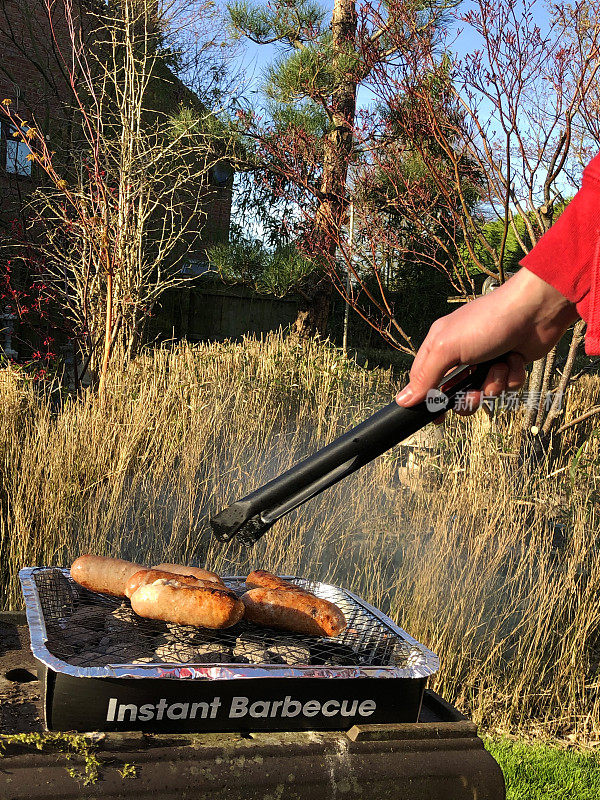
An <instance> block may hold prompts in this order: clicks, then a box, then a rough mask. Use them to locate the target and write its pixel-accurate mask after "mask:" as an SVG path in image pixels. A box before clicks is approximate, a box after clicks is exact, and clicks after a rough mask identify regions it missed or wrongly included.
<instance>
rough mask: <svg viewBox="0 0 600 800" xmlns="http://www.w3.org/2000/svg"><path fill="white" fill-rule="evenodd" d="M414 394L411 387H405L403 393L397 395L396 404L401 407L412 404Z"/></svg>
mask: <svg viewBox="0 0 600 800" xmlns="http://www.w3.org/2000/svg"><path fill="white" fill-rule="evenodd" d="M414 394H415V393H414V392H413V390H412V389H411V388H410V386H405V387H404V389H402V391H401V392H400V393H399V394H397V395H396V402H397V403H398V405H399V406H401V405H403V404H404V403H407V402H410V400H412V398H413V397H414Z"/></svg>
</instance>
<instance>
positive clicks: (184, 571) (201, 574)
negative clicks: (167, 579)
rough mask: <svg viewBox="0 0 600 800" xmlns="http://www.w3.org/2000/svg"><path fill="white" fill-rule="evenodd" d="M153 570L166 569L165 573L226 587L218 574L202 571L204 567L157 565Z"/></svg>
mask: <svg viewBox="0 0 600 800" xmlns="http://www.w3.org/2000/svg"><path fill="white" fill-rule="evenodd" d="M152 569H164V571H165V572H174V573H175V574H176V575H193V577H194V578H199V579H200V580H202V581H210V582H211V583H217V584H219V585H220V586H225V584H224V583H223V581H222V580H221V578H219V576H218V575H217V573H216V572H210V571H209V570H207V569H202V567H186V566H184V565H183V564H157V565H156V566H154V567H152Z"/></svg>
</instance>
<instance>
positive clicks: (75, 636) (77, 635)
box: [63, 625, 102, 649]
mask: <svg viewBox="0 0 600 800" xmlns="http://www.w3.org/2000/svg"><path fill="white" fill-rule="evenodd" d="M101 634H102V628H100V629H96V630H93V629H92V630H90V628H84V627H83V626H81V625H68V627H67V628H65V630H64V632H63V635H64V637H65V639H66V640H67V641H68V642H70V643H71V644H72V646H73V647H76V648H77V649H81V648H82V647H86V646H87V647H89V646H90V645H95V644H96V643H97V642H98V640H99V639H100V636H101Z"/></svg>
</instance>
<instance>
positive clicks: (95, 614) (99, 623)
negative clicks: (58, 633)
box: [68, 606, 106, 631]
mask: <svg viewBox="0 0 600 800" xmlns="http://www.w3.org/2000/svg"><path fill="white" fill-rule="evenodd" d="M105 619H106V609H105V608H98V607H94V606H83V608H78V609H77V611H74V612H73V613H72V614H71V616H70V617H69V620H68V624H69V626H79V627H81V628H87V629H89V630H93V631H98V630H99V629H101V628H103V627H104V621H105Z"/></svg>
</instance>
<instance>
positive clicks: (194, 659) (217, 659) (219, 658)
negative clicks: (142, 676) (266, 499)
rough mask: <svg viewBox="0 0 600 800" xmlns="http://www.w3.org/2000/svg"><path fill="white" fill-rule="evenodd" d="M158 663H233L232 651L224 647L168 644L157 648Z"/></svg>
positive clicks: (215, 644) (155, 652)
mask: <svg viewBox="0 0 600 800" xmlns="http://www.w3.org/2000/svg"><path fill="white" fill-rule="evenodd" d="M154 654H155V656H156V658H157V659H158V661H165V662H169V663H176V664H192V663H198V664H219V663H225V662H229V661H231V660H232V659H231V650H229V649H228V648H226V647H225V646H224V645H219V644H217V643H214V644H197V645H194V644H190V643H187V642H185V643H184V642H166V643H164V644H162V645H160V646H159V647H157V648H156V650H155V651H154Z"/></svg>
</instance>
